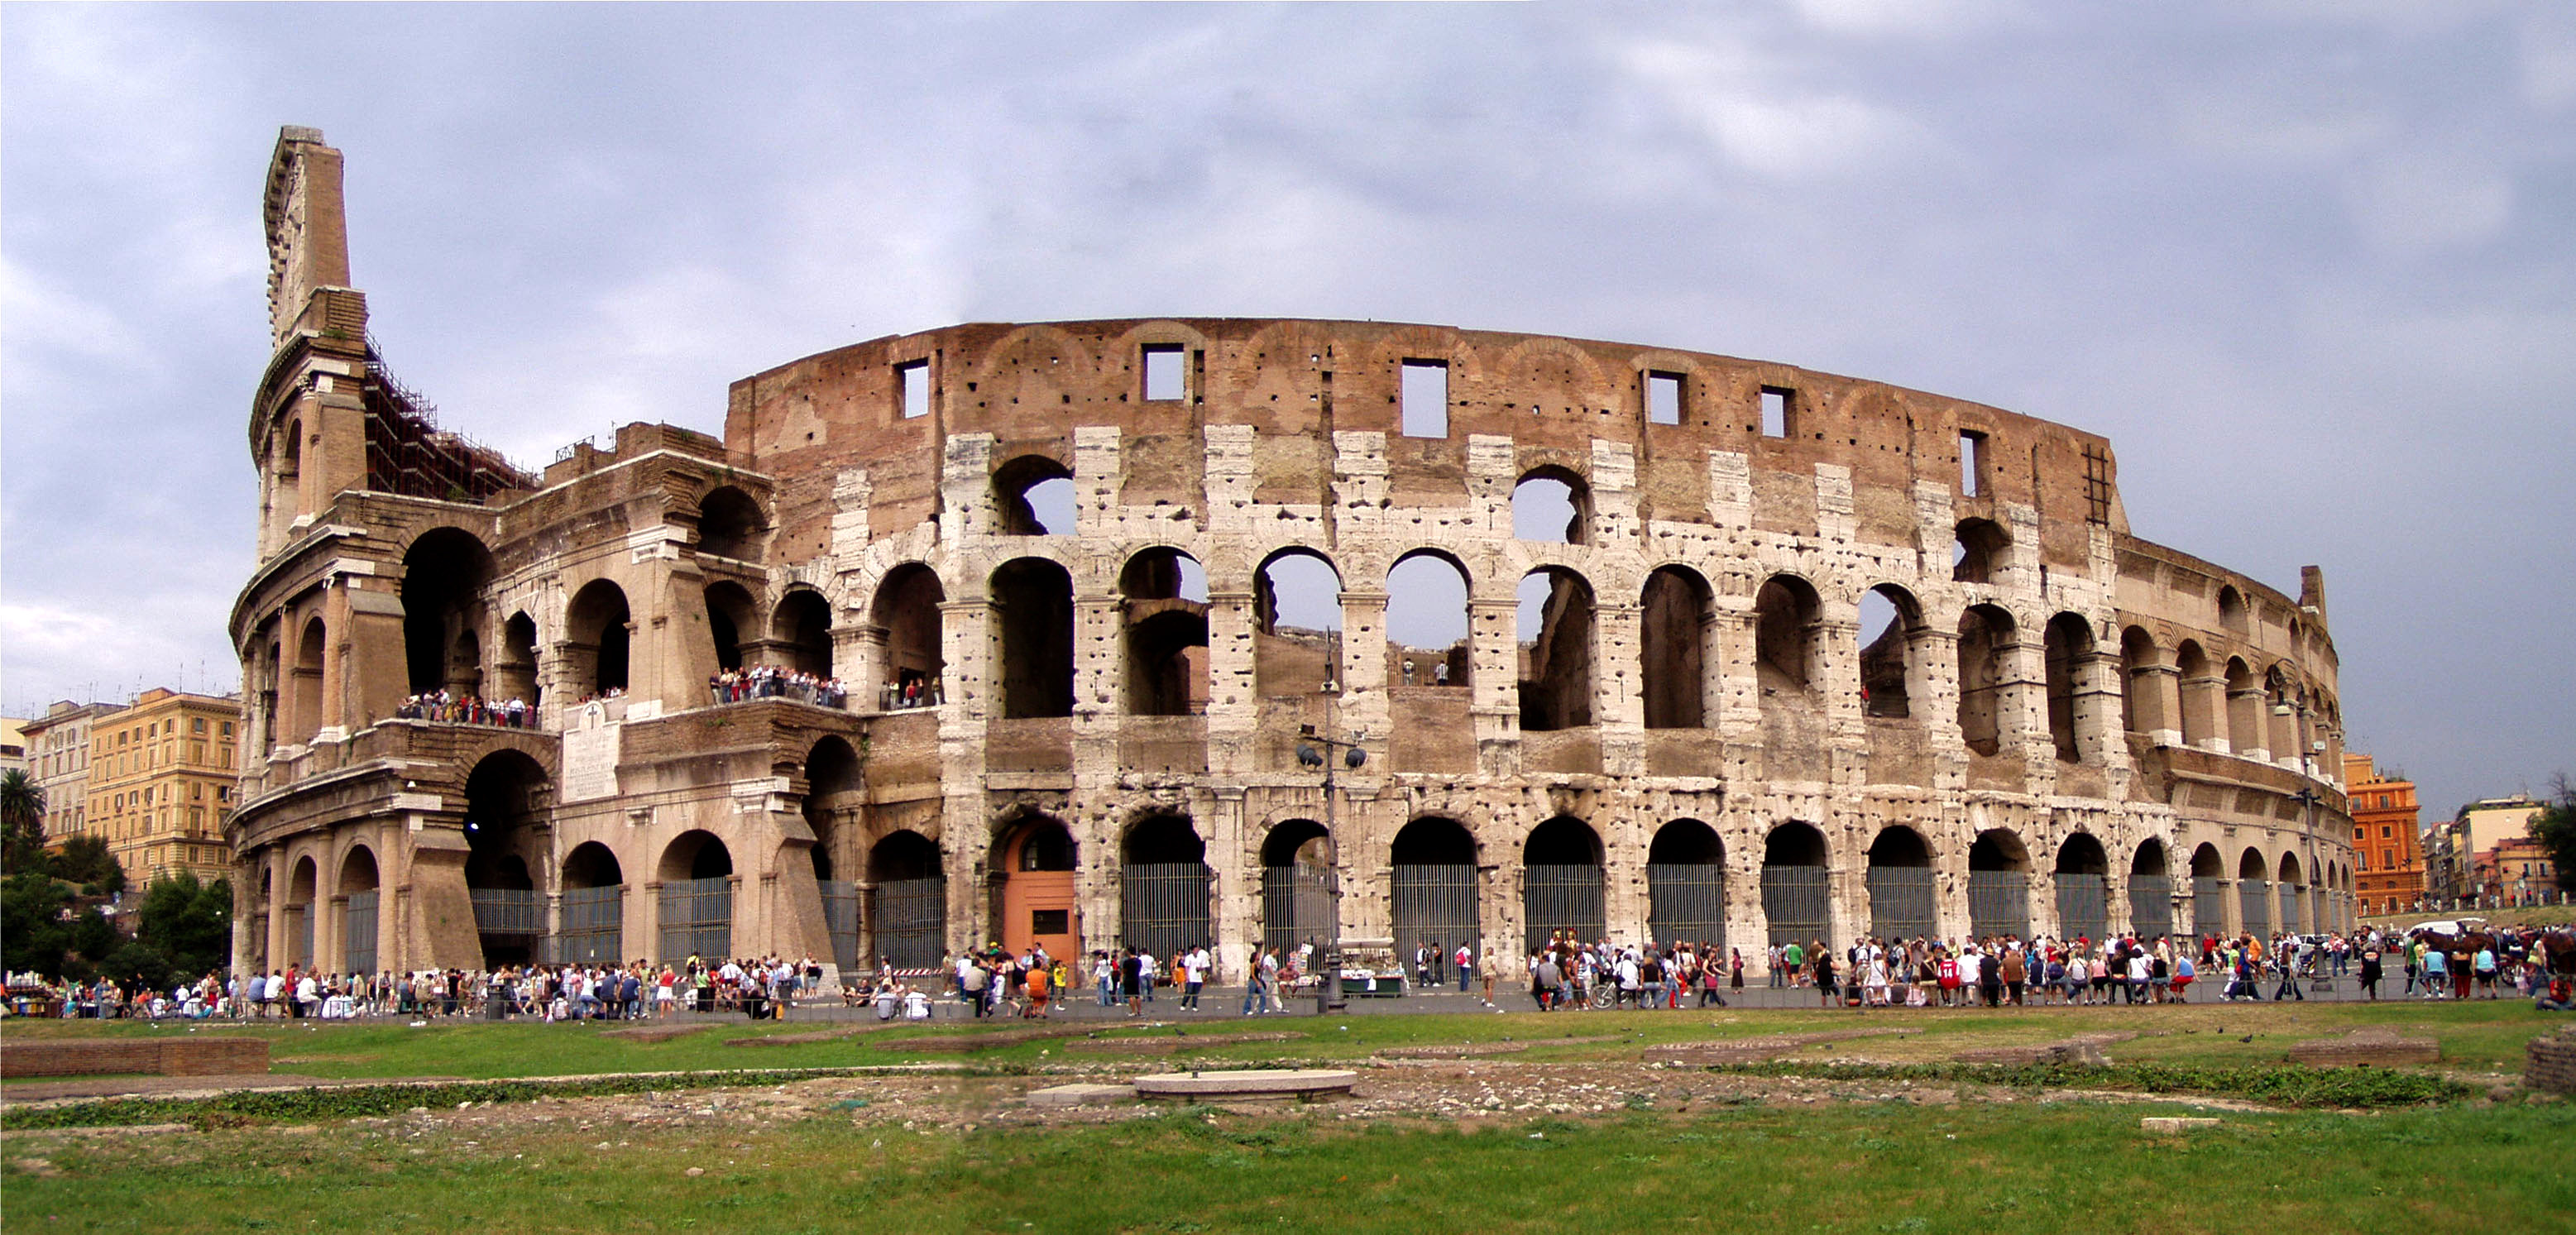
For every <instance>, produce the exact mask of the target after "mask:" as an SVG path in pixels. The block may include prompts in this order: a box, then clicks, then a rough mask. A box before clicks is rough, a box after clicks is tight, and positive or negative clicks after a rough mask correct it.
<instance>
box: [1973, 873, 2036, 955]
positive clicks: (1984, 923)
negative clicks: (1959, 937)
mask: <svg viewBox="0 0 2576 1235" xmlns="http://www.w3.org/2000/svg"><path fill="white" fill-rule="evenodd" d="M1968 933H1969V934H1971V935H1974V936H1976V937H1977V938H1979V939H1988V938H1992V937H1993V936H1996V935H2017V936H2019V937H2021V938H2023V939H2028V938H2030V875H2029V874H2028V873H2027V872H2024V871H1979V870H1972V871H1969V872H1968Z"/></svg>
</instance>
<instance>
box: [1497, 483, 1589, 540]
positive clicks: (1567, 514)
mask: <svg viewBox="0 0 2576 1235" xmlns="http://www.w3.org/2000/svg"><path fill="white" fill-rule="evenodd" d="M1591 528H1592V486H1591V485H1590V484H1589V483H1588V482H1586V481H1585V480H1584V479H1583V477H1582V475H1581V474H1580V473H1578V472H1576V471H1574V470H1573V469H1572V468H1568V467H1563V466H1559V465H1557V464H1554V463H1549V464H1543V465H1541V466H1538V467H1534V468H1531V469H1530V470H1528V471H1526V472H1523V473H1521V478H1520V479H1519V480H1518V481H1516V482H1514V483H1513V485H1512V536H1513V537H1514V538H1515V539H1519V540H1527V541H1536V542H1540V543H1548V544H1561V545H1580V544H1588V543H1590V542H1591Z"/></svg>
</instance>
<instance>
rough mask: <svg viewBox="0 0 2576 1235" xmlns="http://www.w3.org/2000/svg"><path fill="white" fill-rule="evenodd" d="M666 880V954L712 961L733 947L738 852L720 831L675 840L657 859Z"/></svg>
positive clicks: (684, 834) (695, 831)
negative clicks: (735, 857) (735, 853)
mask: <svg viewBox="0 0 2576 1235" xmlns="http://www.w3.org/2000/svg"><path fill="white" fill-rule="evenodd" d="M655 871H656V873H657V874H658V875H659V876H660V878H661V883H662V894H661V905H660V908H661V920H662V941H661V942H662V955H663V957H664V958H665V959H666V960H668V959H674V958H679V957H687V956H695V957H699V958H701V959H704V960H706V961H707V963H709V964H716V963H718V961H717V958H720V957H725V956H729V955H730V954H731V953H732V951H733V898H734V889H735V885H736V884H737V883H739V882H740V880H739V879H738V878H737V877H736V875H735V873H734V863H733V851H732V850H731V849H729V848H727V847H726V845H725V843H724V841H723V840H722V839H721V838H719V837H718V836H717V835H716V834H715V833H713V832H709V831H706V830H705V829H702V828H692V829H690V830H688V831H686V832H682V833H680V834H679V835H678V836H675V837H673V838H671V843H670V844H668V845H665V846H663V848H662V856H661V859H660V860H659V861H658V862H657V863H655Z"/></svg>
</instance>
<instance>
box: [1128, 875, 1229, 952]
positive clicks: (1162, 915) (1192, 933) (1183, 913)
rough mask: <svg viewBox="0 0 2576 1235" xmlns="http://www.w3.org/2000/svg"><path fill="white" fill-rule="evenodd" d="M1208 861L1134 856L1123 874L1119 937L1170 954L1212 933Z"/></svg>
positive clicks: (1208, 940) (1207, 941)
mask: <svg viewBox="0 0 2576 1235" xmlns="http://www.w3.org/2000/svg"><path fill="white" fill-rule="evenodd" d="M1209 879H1210V876H1209V872H1208V867H1207V863H1205V862H1131V863H1128V864H1127V866H1126V868H1125V869H1124V870H1122V871H1121V872H1120V875H1119V895H1118V941H1119V942H1120V943H1122V944H1125V945H1127V946H1128V947H1132V948H1142V949H1144V950H1145V951H1146V952H1149V953H1152V954H1153V955H1154V956H1156V957H1158V958H1162V959H1164V960H1168V959H1169V958H1171V957H1175V956H1178V955H1180V954H1181V952H1182V950H1183V949H1186V948H1193V947H1196V946H1198V945H1200V944H1210V945H1213V944H1215V943H1216V942H1217V941H1216V940H1214V939H1212V938H1210V937H1209V936H1208V883H1209Z"/></svg>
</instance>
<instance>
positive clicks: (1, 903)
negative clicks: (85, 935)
mask: <svg viewBox="0 0 2576 1235" xmlns="http://www.w3.org/2000/svg"><path fill="white" fill-rule="evenodd" d="M71 900H72V894H71V892H70V890H69V889H66V888H65V887H63V885H61V884H59V883H56V882H54V880H53V877H52V876H50V875H42V874H38V873H36V872H34V871H24V872H21V873H19V874H15V875H11V876H9V878H8V880H7V882H5V883H0V966H6V967H7V968H8V971H9V972H11V973H27V972H30V971H32V972H35V973H40V974H43V975H45V976H46V977H49V978H53V977H61V976H62V972H63V954H64V953H65V952H68V951H70V950H71V944H72V928H71V924H70V923H67V922H65V921H63V906H65V905H68V904H70V903H71Z"/></svg>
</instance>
